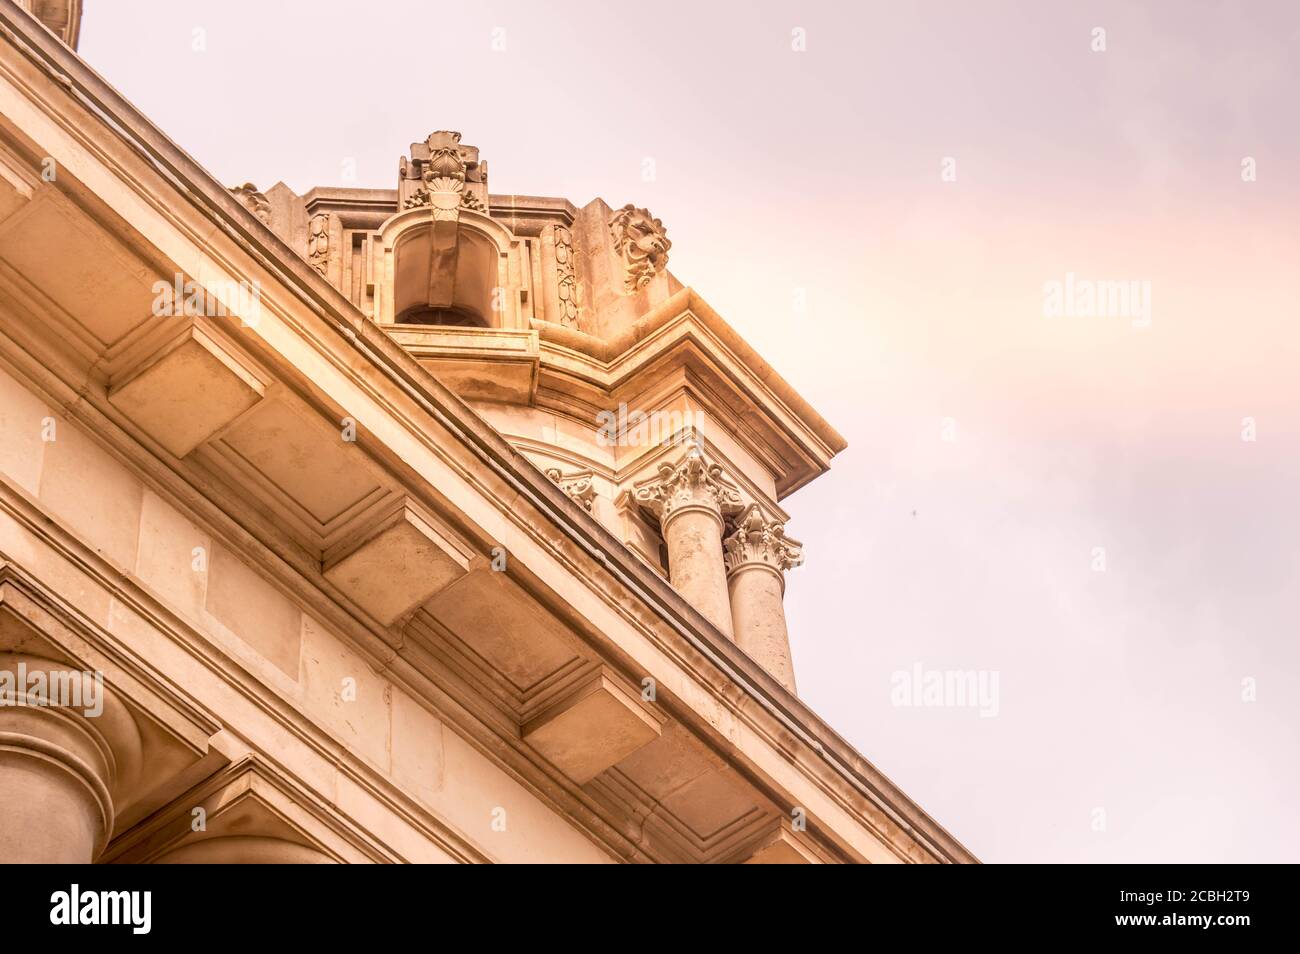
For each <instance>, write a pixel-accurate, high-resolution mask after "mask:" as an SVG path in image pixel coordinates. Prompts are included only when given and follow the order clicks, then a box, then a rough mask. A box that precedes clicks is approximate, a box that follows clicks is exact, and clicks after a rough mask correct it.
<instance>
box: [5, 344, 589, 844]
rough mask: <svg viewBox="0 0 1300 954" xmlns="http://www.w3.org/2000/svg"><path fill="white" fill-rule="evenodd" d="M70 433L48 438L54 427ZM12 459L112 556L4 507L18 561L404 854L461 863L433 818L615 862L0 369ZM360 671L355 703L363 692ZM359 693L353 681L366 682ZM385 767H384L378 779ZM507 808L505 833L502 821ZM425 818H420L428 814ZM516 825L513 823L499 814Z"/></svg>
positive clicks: (44, 501) (23, 485) (494, 837)
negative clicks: (181, 639) (57, 540)
mask: <svg viewBox="0 0 1300 954" xmlns="http://www.w3.org/2000/svg"><path fill="white" fill-rule="evenodd" d="M51 422H52V426H53V437H54V439H53V440H48V441H47V440H44V439H42V431H43V429H44V430H45V433H46V435H47V436H49V433H50V432H49V427H50V425H51ZM0 473H2V479H3V481H4V485H5V486H4V487H0V490H7V491H8V493H5V494H0V498H2V499H4V500H8V499H10V498H11V496H16V497H25V498H26V499H27V500H28V501H30V502H32V503H34V504H35V505H36V506H37V507H38V508H39V509H40V510H41V511H43V512H45V513H47V514H48V516H49V519H50V521H51V522H52V524H53V525H55V526H56V527H58V528H66V530H67V531H68V533H69V535H70V536H71V537H72V538H73V539H74V540H75V541H76V542H78V543H80V544H84V546H85V548H86V550H87V551H90V552H91V553H93V554H94V555H96V556H98V557H99V558H102V561H103V565H104V567H105V568H106V569H107V571H108V572H107V573H106V574H105V575H106V578H101V579H95V578H94V576H93V575H92V574H91V573H90V572H87V569H86V568H85V567H80V566H78V565H77V561H76V560H73V559H69V558H68V557H67V556H64V555H60V554H59V553H58V552H57V551H56V550H55V549H54V548H53V547H51V546H50V545H49V543H48V542H47V541H44V540H42V539H41V538H40V537H38V536H37V535H36V534H34V533H32V532H31V530H30V529H28V528H26V527H24V526H23V524H22V523H21V522H20V521H19V520H18V519H16V518H15V515H14V513H13V512H12V510H11V508H7V507H0V560H4V561H10V562H12V563H13V564H15V565H17V566H19V567H22V568H23V569H24V570H25V571H27V572H29V573H30V574H32V575H33V576H35V577H36V578H38V579H40V580H42V581H44V582H45V583H46V584H47V585H48V586H49V587H50V588H51V589H52V590H53V591H54V592H57V593H58V594H59V595H60V596H61V597H63V598H66V599H67V600H68V601H69V602H70V603H71V604H72V605H73V606H74V607H75V608H76V610H77V611H79V612H80V613H82V614H84V615H85V617H86V618H87V620H89V621H90V622H91V623H93V624H95V625H98V626H102V627H104V628H106V629H107V630H109V631H110V632H112V633H114V634H116V635H119V636H121V637H122V638H124V639H129V640H130V641H131V642H132V644H133V645H134V646H136V647H137V648H138V651H139V652H140V653H142V654H145V655H147V656H148V658H149V661H150V663H151V664H153V665H154V666H157V667H158V669H159V671H160V672H162V673H163V674H164V675H165V676H166V677H167V678H169V679H171V680H173V681H175V683H176V684H178V685H183V686H184V687H185V689H186V690H187V691H188V692H190V693H192V694H193V696H194V699H195V700H196V703H197V704H199V705H201V706H204V707H207V708H209V709H210V710H211V711H212V712H214V713H216V714H217V716H218V717H219V719H220V721H221V722H222V723H223V725H224V726H225V727H226V728H227V730H228V731H229V732H231V733H233V734H234V735H236V736H238V737H240V738H241V739H242V740H243V741H244V743H245V744H246V745H247V747H248V748H249V749H250V750H251V751H254V752H258V753H262V754H264V755H266V756H267V757H269V758H271V759H273V760H276V761H279V762H282V763H283V764H284V765H285V766H286V768H287V769H288V770H289V772H290V773H291V774H292V775H294V776H295V777H297V778H298V779H300V780H301V782H302V783H303V784H304V785H305V786H307V787H308V788H309V789H311V790H312V792H313V794H314V796H315V797H317V798H319V799H321V800H322V801H323V802H325V803H332V804H335V805H338V806H343V805H344V804H346V805H347V807H348V810H349V812H353V813H355V814H356V816H357V818H358V819H359V820H360V821H361V822H362V823H363V824H364V825H365V826H366V827H368V828H370V829H371V830H373V831H374V832H376V833H378V837H379V838H380V840H382V841H383V842H384V843H385V844H386V845H387V846H388V847H389V848H391V850H392V851H393V852H394V853H396V854H397V855H398V856H400V857H402V858H404V859H406V860H410V861H439V860H442V861H446V860H450V858H449V856H448V855H447V853H446V852H444V851H443V850H441V849H440V848H439V847H438V845H437V844H436V842H435V841H434V840H431V839H429V838H427V837H424V836H423V835H422V834H421V833H420V827H421V826H427V827H429V828H431V829H440V828H446V829H448V830H451V831H454V832H458V833H460V834H461V835H463V837H464V838H466V839H467V840H469V841H470V842H472V843H473V844H474V845H476V846H477V847H478V848H479V850H481V851H482V853H483V854H484V855H486V856H487V857H488V858H491V859H494V860H499V861H515V862H523V861H541V860H547V861H575V862H600V861H608V860H610V859H609V858H608V856H606V855H605V854H604V853H603V852H601V851H600V850H599V849H598V848H597V847H596V846H595V845H594V844H592V842H591V841H589V840H588V839H587V838H586V837H584V836H583V835H582V834H581V833H579V832H578V831H576V830H575V829H574V828H573V827H571V826H570V825H569V824H568V823H567V822H566V821H565V820H564V819H563V818H562V817H561V816H559V815H557V814H556V813H555V812H553V811H552V810H551V809H549V808H548V807H546V806H545V805H543V804H542V803H541V802H540V801H539V800H538V799H537V798H536V797H535V796H533V795H532V794H530V793H529V792H528V791H527V790H525V789H524V788H523V786H521V785H520V784H519V783H518V782H516V781H515V780H514V779H512V778H511V777H509V776H508V775H507V774H506V773H505V772H503V771H502V770H501V769H499V768H497V767H496V766H495V765H493V764H492V763H491V762H490V761H489V760H488V759H487V758H485V757H484V756H483V755H482V754H481V753H480V752H478V751H477V750H476V749H475V748H473V747H472V746H471V745H470V744H469V743H468V742H466V741H465V740H463V739H462V738H461V737H460V736H459V735H458V734H457V733H456V732H454V731H452V730H451V729H450V728H449V727H448V726H446V725H444V724H443V722H442V721H440V720H439V719H438V718H436V717H435V716H434V715H433V714H432V713H431V712H430V711H429V710H428V709H427V708H426V707H425V706H423V705H421V704H420V703H419V702H417V701H416V699H415V698H413V697H412V695H411V694H409V693H408V692H406V691H404V690H403V689H402V688H401V687H400V686H398V685H395V684H394V683H393V682H392V681H391V680H389V679H387V678H385V677H384V675H383V674H382V673H381V672H377V671H376V670H375V668H374V667H372V666H371V665H370V664H369V663H368V662H367V661H366V660H364V659H362V658H361V657H360V656H358V655H357V654H356V653H354V652H353V651H351V650H350V649H349V648H348V647H347V646H346V645H345V643H344V641H343V640H342V639H341V638H339V637H338V636H336V635H335V634H333V633H331V632H330V631H329V628H328V627H327V626H326V625H325V624H323V623H322V622H320V621H319V620H318V619H316V618H315V617H314V616H313V615H312V614H311V612H309V611H304V609H303V608H302V607H301V606H299V605H298V604H297V603H296V602H295V601H294V600H293V599H291V598H290V597H289V596H287V595H286V594H284V593H281V592H280V591H279V590H278V589H276V588H275V587H274V586H272V585H271V584H270V583H268V582H267V581H266V579H265V575H264V574H262V573H259V572H258V570H257V569H256V568H255V566H253V565H251V564H250V562H249V561H248V560H247V559H246V558H245V557H243V556H241V554H240V553H239V552H238V551H237V549H236V548H235V547H234V546H233V545H232V544H231V543H230V542H228V541H222V540H216V539H213V538H212V536H211V535H210V534H208V533H207V532H205V531H204V530H203V529H202V527H201V526H199V524H198V523H196V522H195V521H194V520H193V519H191V518H190V517H188V516H187V515H186V514H184V513H182V512H181V511H180V510H178V509H177V508H176V507H174V506H172V505H171V504H169V503H168V502H167V501H165V500H164V499H162V497H160V496H159V495H158V494H157V493H156V492H155V491H154V490H153V489H151V488H149V487H148V486H146V485H145V484H144V482H143V481H141V480H140V479H139V478H138V477H136V476H135V475H134V474H132V473H131V472H130V471H129V470H128V469H127V468H126V466H124V465H123V464H122V463H121V462H119V461H118V460H116V459H115V458H114V457H113V456H111V455H110V454H109V453H108V452H107V451H105V450H104V449H103V448H102V447H101V446H100V445H99V444H98V443H97V442H96V441H95V440H94V439H93V438H92V437H91V436H90V435H89V434H87V433H86V432H85V431H84V430H83V429H82V428H80V427H78V426H77V425H76V424H74V423H73V422H71V421H70V420H69V419H67V418H66V417H65V416H62V415H61V414H59V413H58V412H57V411H55V410H52V409H50V408H48V407H47V406H46V405H45V404H44V403H43V402H42V400H41V399H40V398H38V397H37V396H36V395H35V394H33V393H32V392H31V391H30V390H28V388H26V387H25V386H24V385H23V384H21V383H20V382H19V381H17V380H16V379H15V378H14V377H13V376H12V375H11V374H9V373H6V372H4V371H3V369H0ZM155 600H156V602H157V607H158V610H159V612H160V614H161V615H162V616H164V617H165V616H166V615H167V614H174V619H173V620H172V621H171V622H172V625H173V626H174V627H175V628H176V629H178V630H181V631H183V632H184V633H185V635H186V636H187V637H189V638H191V639H193V640H195V641H196V642H197V645H198V647H199V648H198V650H197V651H194V652H191V651H188V650H187V648H186V647H184V646H181V645H178V644H177V643H176V641H175V640H174V639H172V638H171V636H170V634H169V633H167V632H163V631H160V630H159V628H158V627H157V626H156V625H155V624H154V621H153V620H152V619H150V618H149V615H147V614H144V613H142V612H141V611H140V609H139V607H140V605H141V604H144V605H148V604H150V603H152V602H153V601H155ZM213 657H218V658H219V657H226V658H228V659H230V660H233V661H234V663H235V664H236V665H237V666H238V667H239V668H240V669H241V670H242V671H243V672H245V673H247V674H248V676H249V677H251V678H250V680H249V681H248V682H247V690H248V692H250V693H269V694H272V695H274V696H275V697H276V698H277V699H278V700H283V701H284V702H285V703H287V704H288V706H289V707H291V709H292V710H293V712H294V713H296V714H297V716H299V717H300V719H301V723H302V725H303V726H304V728H303V729H302V731H304V732H305V733H307V734H308V735H316V734H319V735H321V736H322V741H321V743H320V744H321V745H324V746H325V747H326V748H328V741H327V740H332V741H333V742H335V743H338V745H339V746H342V749H343V750H344V751H345V752H346V753H348V754H349V755H350V756H353V757H355V760H356V764H355V765H353V766H350V767H349V769H348V770H346V771H345V770H344V769H342V768H340V767H339V766H336V765H331V764H329V759H327V758H323V757H322V756H321V755H320V752H319V750H318V747H317V746H313V745H307V744H301V745H299V744H294V742H293V740H292V739H289V738H287V737H286V735H285V733H284V732H283V730H282V728H281V727H279V726H277V725H276V724H275V721H274V720H272V719H270V718H269V717H267V715H266V714H265V713H264V712H262V711H260V708H259V706H258V705H257V704H256V702H255V700H254V699H250V698H247V697H241V693H240V692H239V691H238V690H237V689H235V688H234V687H232V686H231V685H230V682H229V680H227V679H226V678H224V677H223V676H222V675H221V674H220V673H218V672H215V671H213V670H212V669H211V668H210V667H208V666H205V665H204V663H203V660H204V659H210V658H213ZM348 680H354V681H355V700H351V699H347V700H345V698H344V695H345V693H348V686H349V683H348V682H347V681H348ZM348 694H349V695H350V693H348ZM371 776H373V778H371ZM385 783H386V784H387V785H388V786H392V787H393V788H395V789H396V790H397V791H398V792H399V793H400V795H402V796H405V797H407V798H409V799H410V802H411V805H412V806H413V808H412V810H410V811H407V812H402V813H399V812H394V811H392V810H390V809H388V808H387V807H385V806H384V805H383V804H382V801H381V800H379V799H377V798H375V797H374V796H373V795H368V794H366V792H365V790H366V788H367V787H370V786H373V785H380V786H383V785H384V784H385ZM498 809H504V812H505V815H504V818H505V830H504V831H499V830H495V829H494V827H493V821H494V819H499V818H500V817H501V816H500V815H499V813H498V814H497V815H495V816H494V812H495V811H497V810H498ZM413 817H414V820H415V822H418V824H413V820H412V818H413ZM498 826H499V822H498Z"/></svg>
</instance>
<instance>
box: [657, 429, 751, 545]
mask: <svg viewBox="0 0 1300 954" xmlns="http://www.w3.org/2000/svg"><path fill="white" fill-rule="evenodd" d="M633 496H634V499H635V500H636V502H637V503H639V504H641V505H642V506H644V507H646V508H647V509H648V510H650V511H651V512H652V513H653V514H654V515H655V516H656V517H658V518H659V522H660V523H661V524H663V525H665V526H666V525H667V523H668V521H669V520H671V519H672V518H673V517H674V516H675V515H677V514H678V513H681V512H683V511H686V510H692V509H694V510H705V511H708V512H709V513H711V514H713V516H714V517H716V518H717V520H718V523H719V526H720V527H722V526H725V523H726V520H727V519H728V518H729V517H732V516H735V515H736V514H739V513H740V512H741V511H742V510H743V509H744V503H743V502H742V500H741V498H740V491H739V490H738V489H737V488H736V486H735V485H734V484H732V483H731V482H730V481H729V480H727V479H726V477H724V476H723V472H722V467H721V466H719V465H718V464H711V463H709V462H708V461H707V460H705V458H704V454H703V453H702V452H701V451H700V449H699V448H698V447H692V448H691V449H690V450H689V451H687V452H686V454H685V456H683V457H682V459H681V460H679V461H678V462H677V463H676V464H669V463H662V464H660V465H659V467H658V470H657V472H656V474H655V476H654V477H651V478H649V479H647V480H644V481H641V482H640V483H639V484H637V485H636V486H635V492H634V494H633Z"/></svg>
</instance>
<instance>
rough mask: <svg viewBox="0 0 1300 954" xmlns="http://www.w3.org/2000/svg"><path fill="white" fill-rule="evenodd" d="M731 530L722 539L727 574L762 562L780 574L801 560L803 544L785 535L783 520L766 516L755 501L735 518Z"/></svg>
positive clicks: (792, 567)
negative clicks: (733, 527) (781, 521)
mask: <svg viewBox="0 0 1300 954" xmlns="http://www.w3.org/2000/svg"><path fill="white" fill-rule="evenodd" d="M735 528H736V529H735V531H734V532H733V533H731V534H730V535H729V536H728V537H727V538H726V539H724V540H723V541H722V559H723V562H725V563H726V566H727V575H728V576H731V575H733V574H735V573H738V572H740V571H741V570H743V569H746V568H747V567H754V566H762V567H767V568H768V569H770V570H772V571H773V572H775V573H776V574H777V575H778V576H781V578H782V581H784V578H785V577H784V573H785V571H786V570H791V569H794V568H795V567H796V566H799V565H800V564H801V563H803V544H802V543H800V542H799V541H797V540H794V539H792V538H790V537H787V536H786V535H785V524H783V523H777V522H776V521H774V520H768V519H767V517H765V516H764V515H763V511H762V510H761V509H760V508H759V506H758V504H750V505H749V506H748V507H747V508H745V510H744V512H743V513H742V514H741V515H740V516H739V517H738V518H737V519H736V522H735Z"/></svg>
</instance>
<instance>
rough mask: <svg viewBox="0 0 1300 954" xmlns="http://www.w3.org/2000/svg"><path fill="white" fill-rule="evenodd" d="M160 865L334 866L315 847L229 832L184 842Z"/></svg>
mask: <svg viewBox="0 0 1300 954" xmlns="http://www.w3.org/2000/svg"><path fill="white" fill-rule="evenodd" d="M154 864H156V865H334V864H338V862H337V861H336V860H335V859H333V858H331V857H330V856H329V855H327V854H325V853H324V852H322V851H318V850H316V849H315V848H309V847H307V846H306V845H300V844H298V843H297V842H293V841H286V840H285V839H283V838H268V837H264V836H260V835H226V836H223V837H220V838H205V839H204V840H203V841H196V842H191V843H190V844H188V845H182V846H181V847H180V848H176V849H174V850H172V851H169V852H167V854H165V855H163V856H162V857H160V858H158V859H157V860H155V861H154Z"/></svg>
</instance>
